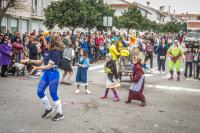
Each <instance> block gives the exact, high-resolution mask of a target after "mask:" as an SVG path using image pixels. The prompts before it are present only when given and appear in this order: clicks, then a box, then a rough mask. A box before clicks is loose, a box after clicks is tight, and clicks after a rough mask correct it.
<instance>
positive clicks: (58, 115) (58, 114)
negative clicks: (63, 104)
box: [52, 113, 64, 121]
mask: <svg viewBox="0 0 200 133" xmlns="http://www.w3.org/2000/svg"><path fill="white" fill-rule="evenodd" d="M62 119H64V115H63V114H60V113H57V114H56V115H55V116H54V117H53V119H52V120H53V121H59V120H62Z"/></svg>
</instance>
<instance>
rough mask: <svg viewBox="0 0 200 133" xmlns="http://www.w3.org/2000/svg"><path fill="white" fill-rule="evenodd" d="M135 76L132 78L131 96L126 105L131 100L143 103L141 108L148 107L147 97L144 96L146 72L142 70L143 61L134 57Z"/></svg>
mask: <svg viewBox="0 0 200 133" xmlns="http://www.w3.org/2000/svg"><path fill="white" fill-rule="evenodd" d="M133 64H134V67H133V75H132V76H131V81H132V85H131V87H130V90H129V96H128V100H127V101H126V103H130V102H131V100H137V101H141V102H142V104H141V106H143V107H144V106H146V100H145V96H144V94H143V91H144V83H145V79H144V72H143V69H142V64H141V61H140V60H139V59H138V57H137V56H134V57H133Z"/></svg>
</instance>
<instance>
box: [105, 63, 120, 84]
mask: <svg viewBox="0 0 200 133" xmlns="http://www.w3.org/2000/svg"><path fill="white" fill-rule="evenodd" d="M106 68H107V69H110V70H111V72H110V73H108V78H109V79H110V80H111V81H112V82H114V81H113V78H114V77H115V79H116V80H117V79H118V73H117V66H116V63H115V61H113V60H111V61H109V62H107V63H106Z"/></svg>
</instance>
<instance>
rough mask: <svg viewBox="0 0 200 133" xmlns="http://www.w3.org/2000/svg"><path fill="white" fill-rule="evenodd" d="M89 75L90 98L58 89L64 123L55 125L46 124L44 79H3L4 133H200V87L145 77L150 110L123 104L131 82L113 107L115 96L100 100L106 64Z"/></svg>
mask: <svg viewBox="0 0 200 133" xmlns="http://www.w3.org/2000/svg"><path fill="white" fill-rule="evenodd" d="M74 71H75V73H74V75H73V77H72V81H71V82H72V83H74V79H75V74H76V69H74ZM88 73H89V74H88V77H89V89H90V90H91V91H92V94H91V95H86V94H85V93H84V89H82V93H81V94H78V95H77V94H75V93H74V91H75V88H76V87H75V85H72V86H66V85H60V86H59V96H60V98H61V100H62V105H63V112H64V116H65V119H63V120H61V121H58V122H53V121H51V117H52V116H50V118H47V119H41V115H42V113H43V111H44V107H43V104H42V103H41V102H40V100H39V99H38V97H37V95H36V89H37V83H38V80H39V79H33V78H30V77H28V76H25V77H8V78H6V79H3V78H0V117H1V121H0V133H199V131H200V102H199V101H200V87H199V86H200V81H197V80H193V79H184V78H183V77H181V81H180V82H177V81H168V80H167V76H168V74H167V73H166V75H159V74H156V68H155V69H154V71H153V72H145V76H146V86H145V92H144V93H145V96H146V99H147V106H146V107H140V106H139V104H140V103H138V102H132V103H131V104H128V105H127V104H125V103H124V102H125V100H126V98H127V95H128V88H129V86H130V83H129V82H122V86H121V88H119V89H118V90H117V91H118V93H119V96H120V102H118V103H114V102H113V95H112V93H110V95H109V98H108V99H105V100H101V99H100V97H101V96H102V95H103V93H104V90H105V85H104V83H105V75H104V73H103V64H96V65H92V66H91V68H90V70H89V72H88ZM123 81H128V77H123ZM46 92H47V96H48V97H49V91H48V90H47V91H46ZM51 103H52V100H51Z"/></svg>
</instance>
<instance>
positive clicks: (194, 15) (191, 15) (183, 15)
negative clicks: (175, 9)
mask: <svg viewBox="0 0 200 133" xmlns="http://www.w3.org/2000/svg"><path fill="white" fill-rule="evenodd" d="M199 15H200V14H185V13H182V14H176V17H192V18H196V17H197V16H199Z"/></svg>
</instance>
